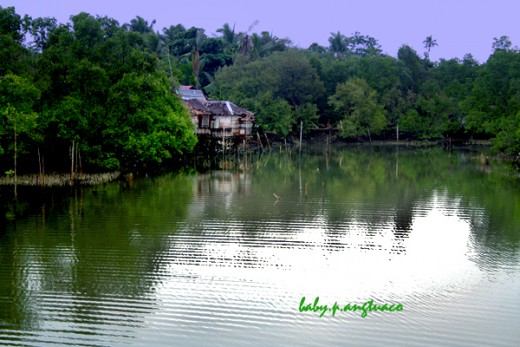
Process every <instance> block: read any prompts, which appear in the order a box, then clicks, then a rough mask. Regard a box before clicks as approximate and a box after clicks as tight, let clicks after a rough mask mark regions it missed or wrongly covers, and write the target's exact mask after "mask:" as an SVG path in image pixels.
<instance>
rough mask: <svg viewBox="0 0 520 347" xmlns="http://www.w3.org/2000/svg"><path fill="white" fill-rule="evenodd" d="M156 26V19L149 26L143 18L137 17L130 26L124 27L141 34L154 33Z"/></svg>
mask: <svg viewBox="0 0 520 347" xmlns="http://www.w3.org/2000/svg"><path fill="white" fill-rule="evenodd" d="M154 24H155V19H154V20H152V23H151V24H150V25H148V21H147V20H145V19H144V18H143V17H140V16H137V17H135V18H134V19H132V20H131V21H130V24H125V25H124V27H125V28H126V29H127V30H130V31H135V32H138V33H141V34H146V33H153V32H154V31H153V25H154Z"/></svg>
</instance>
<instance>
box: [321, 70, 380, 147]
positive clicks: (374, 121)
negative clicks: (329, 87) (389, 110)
mask: <svg viewBox="0 0 520 347" xmlns="http://www.w3.org/2000/svg"><path fill="white" fill-rule="evenodd" d="M329 104H330V105H331V106H332V107H333V108H334V110H335V111H336V112H337V113H338V114H340V115H341V117H342V120H341V121H340V124H339V128H340V134H341V136H343V137H352V136H363V135H368V138H369V139H370V140H372V135H373V134H379V133H380V132H381V131H382V130H383V129H384V128H385V126H386V118H385V114H384V109H383V106H382V105H380V104H379V103H378V102H377V95H376V92H375V91H374V90H373V89H372V88H370V86H369V85H368V83H367V82H366V81H365V80H363V79H361V78H357V77H354V78H351V79H349V80H348V81H347V82H345V83H342V84H338V86H337V88H336V93H335V94H334V95H332V96H330V97H329Z"/></svg>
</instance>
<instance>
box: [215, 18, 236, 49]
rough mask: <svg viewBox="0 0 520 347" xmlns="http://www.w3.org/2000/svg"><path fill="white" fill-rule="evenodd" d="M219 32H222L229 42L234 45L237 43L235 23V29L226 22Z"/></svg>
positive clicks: (225, 39)
mask: <svg viewBox="0 0 520 347" xmlns="http://www.w3.org/2000/svg"><path fill="white" fill-rule="evenodd" d="M217 33H221V34H222V38H223V39H224V41H226V42H227V43H228V44H230V45H232V44H233V43H235V40H236V35H235V24H233V29H231V27H230V26H229V24H228V23H226V24H224V25H223V26H222V28H219V29H217Z"/></svg>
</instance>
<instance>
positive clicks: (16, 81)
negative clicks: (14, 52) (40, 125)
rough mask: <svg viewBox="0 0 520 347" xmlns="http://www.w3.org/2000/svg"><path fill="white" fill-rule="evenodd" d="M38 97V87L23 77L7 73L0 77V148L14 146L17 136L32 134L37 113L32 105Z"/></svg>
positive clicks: (29, 135)
mask: <svg viewBox="0 0 520 347" xmlns="http://www.w3.org/2000/svg"><path fill="white" fill-rule="evenodd" d="M39 97H40V93H39V91H38V89H36V88H35V87H34V85H33V84H32V83H31V81H29V80H27V79H26V78H24V77H20V76H17V75H12V74H9V75H5V76H3V77H2V78H0V134H2V137H1V141H0V148H2V147H6V146H11V145H12V144H14V145H15V146H16V143H15V142H16V137H17V136H21V135H22V136H26V137H29V138H31V136H32V135H34V134H33V133H32V130H33V129H34V128H35V127H36V119H37V117H38V115H37V114H36V113H35V112H34V110H33V107H34V105H35V103H36V102H37V101H38V99H39ZM18 147H19V149H21V148H22V146H20V145H19V146H18ZM14 150H15V151H16V148H15V149H14Z"/></svg>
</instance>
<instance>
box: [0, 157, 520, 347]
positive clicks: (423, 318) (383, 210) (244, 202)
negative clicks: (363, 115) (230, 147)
mask: <svg viewBox="0 0 520 347" xmlns="http://www.w3.org/2000/svg"><path fill="white" fill-rule="evenodd" d="M240 159H241V162H240V165H239V166H238V167H237V168H235V169H232V170H212V171H209V172H204V173H196V172H184V173H180V174H170V175H165V176H162V177H158V178H153V179H151V178H147V179H137V180H135V181H132V182H129V183H123V182H115V183H111V184H105V185H100V186H96V187H92V188H87V189H82V190H73V191H71V190H69V189H60V190H46V191H44V192H41V191H40V190H34V189H33V190H23V189H22V191H21V192H20V201H19V203H18V205H17V206H16V209H17V213H16V215H17V216H16V218H15V216H14V214H13V213H12V210H13V206H12V204H11V203H9V204H7V205H6V204H5V203H4V204H2V205H3V209H2V210H0V212H1V213H2V214H3V215H5V216H4V217H3V221H2V222H0V223H1V224H0V227H1V228H2V229H3V230H2V231H1V232H0V345H13V346H16V345H24V346H27V345H29V346H55V345H86V346H87V345H88V346H129V345H130V346H132V345H133V346H142V345H154V346H155V345H157V346H171V345H179V346H317V345H329V346H344V345H356V346H360V345H361V346H363V345H364V346H373V345H395V346H402V345H410V346H431V345H444V346H468V345H472V346H490V345H493V346H516V345H519V344H520V332H519V330H518V328H517V327H518V324H519V322H520V311H519V310H517V307H518V306H519V305H520V255H519V254H520V252H519V246H520V183H519V181H518V179H517V178H515V175H513V174H512V171H511V170H510V169H509V168H508V166H507V165H506V164H505V163H499V162H491V163H490V165H482V164H480V160H479V153H478V152H475V151H469V150H456V151H444V150H442V149H437V148H434V149H431V148H430V149H407V148H403V147H401V148H393V147H392V148H377V147H353V148H349V149H346V150H334V151H330V152H326V151H317V152H310V151H309V152H306V153H303V154H302V155H301V157H300V156H299V155H298V154H297V153H296V154H295V153H293V154H286V153H271V154H263V155H261V156H249V157H248V158H240ZM2 199H4V201H6V199H7V198H6V196H5V193H3V195H2ZM317 296H319V303H320V304H327V305H329V306H332V305H333V304H334V303H335V302H337V303H338V305H340V306H343V305H346V304H349V303H350V304H361V305H362V304H363V303H364V302H366V301H368V300H373V301H374V302H376V303H378V304H381V305H382V304H385V303H387V304H397V303H399V304H402V306H403V311H402V312H370V313H368V315H367V316H366V317H365V318H363V317H362V316H361V312H360V311H356V312H336V314H335V316H334V317H332V314H331V312H327V313H325V314H324V316H323V317H321V318H320V317H319V312H317V313H314V312H300V310H299V303H300V301H301V299H302V297H305V298H306V299H305V300H306V303H312V302H313V301H314V300H315V298H316V297H317Z"/></svg>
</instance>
